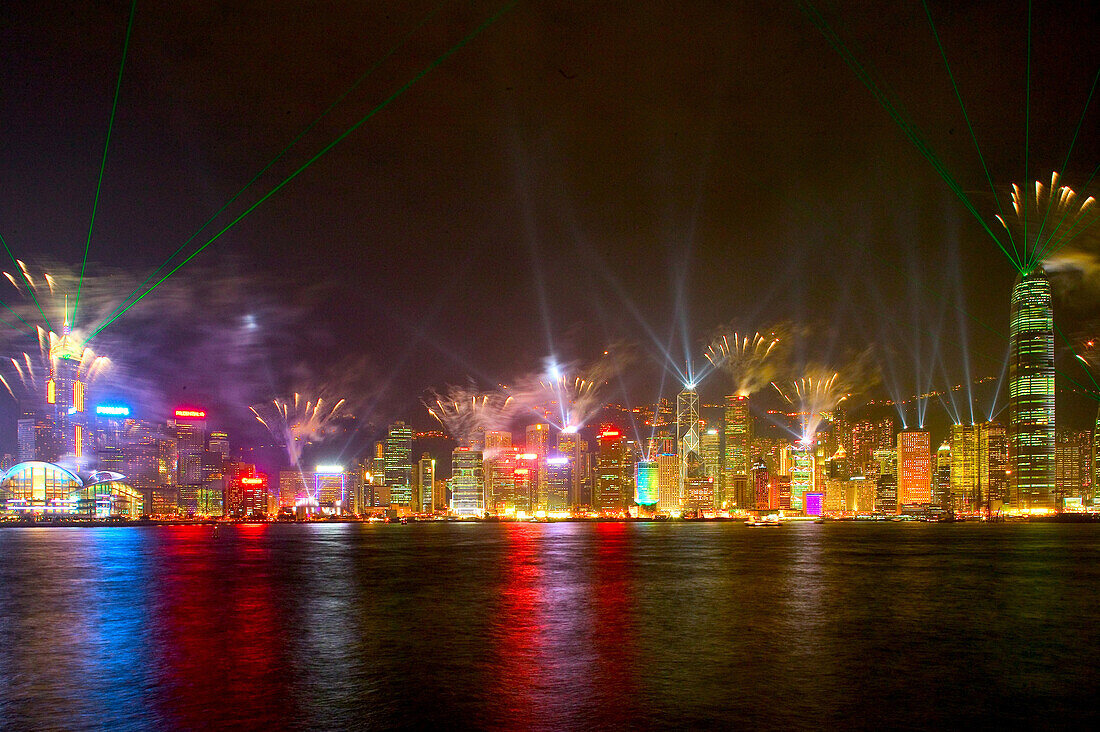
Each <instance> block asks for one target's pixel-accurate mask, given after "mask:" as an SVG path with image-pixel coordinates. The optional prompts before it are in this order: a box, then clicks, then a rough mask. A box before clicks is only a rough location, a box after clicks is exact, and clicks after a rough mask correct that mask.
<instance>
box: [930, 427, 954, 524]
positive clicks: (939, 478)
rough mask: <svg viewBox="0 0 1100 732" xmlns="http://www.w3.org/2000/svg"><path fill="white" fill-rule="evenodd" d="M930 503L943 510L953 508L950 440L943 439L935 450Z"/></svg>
mask: <svg viewBox="0 0 1100 732" xmlns="http://www.w3.org/2000/svg"><path fill="white" fill-rule="evenodd" d="M932 505H933V506H935V507H936V508H941V509H943V510H944V511H950V510H953V508H954V502H953V501H952V499H951V442H950V441H949V440H947V441H944V442H943V443H942V444H941V445H940V447H939V449H938V450H936V465H935V470H934V471H933V474H932Z"/></svg>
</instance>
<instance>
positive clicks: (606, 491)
mask: <svg viewBox="0 0 1100 732" xmlns="http://www.w3.org/2000/svg"><path fill="white" fill-rule="evenodd" d="M528 429H530V428H528ZM597 446H598V449H597V452H596V461H597V469H596V495H595V508H596V510H597V511H602V512H607V513H618V512H621V511H625V510H626V509H627V506H628V502H629V501H630V500H631V499H632V498H633V495H632V491H631V484H632V483H633V482H634V481H633V480H627V476H626V474H625V470H626V469H627V463H628V459H629V457H630V449H629V446H628V445H627V439H626V437H625V436H624V435H623V433H622V430H620V429H618V428H616V427H612V426H610V425H604V427H603V428H602V429H601V430H600V433H599V435H598V437H597ZM633 468H634V466H633V462H632V461H631V464H630V465H629V469H630V472H631V478H633V472H634V469H633ZM676 469H677V474H679V466H678V465H677V468H676ZM628 491H630V492H628Z"/></svg>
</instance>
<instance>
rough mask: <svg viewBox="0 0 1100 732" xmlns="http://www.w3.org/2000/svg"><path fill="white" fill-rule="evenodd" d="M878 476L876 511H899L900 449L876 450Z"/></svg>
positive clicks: (876, 483)
mask: <svg viewBox="0 0 1100 732" xmlns="http://www.w3.org/2000/svg"><path fill="white" fill-rule="evenodd" d="M874 461H875V463H876V464H877V475H878V478H877V479H876V481H875V511H877V512H879V513H897V512H898V507H899V504H898V451H897V450H896V449H888V450H875V453H874Z"/></svg>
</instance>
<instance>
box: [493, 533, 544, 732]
mask: <svg viewBox="0 0 1100 732" xmlns="http://www.w3.org/2000/svg"><path fill="white" fill-rule="evenodd" d="M539 529H540V527H538V526H531V525H529V524H514V523H510V524H505V526H504V531H505V542H506V547H507V549H506V552H505V555H504V565H505V570H504V571H505V577H504V581H503V584H502V586H501V598H500V606H499V608H498V610H497V618H496V623H495V625H496V627H497V636H498V638H499V646H498V649H497V653H498V658H499V662H498V663H497V671H496V673H495V674H494V682H495V684H496V687H497V688H496V691H495V693H493V694H491V695H490V696H491V698H495V699H496V700H498V702H499V704H498V705H497V710H496V711H498V712H499V713H500V714H501V715H502V716H504V717H505V718H506V720H507V721H506V726H509V727H530V726H531V725H532V721H533V713H534V712H535V711H536V708H537V707H538V706H539V702H538V697H539V696H540V695H539V693H538V687H539V685H540V677H541V676H542V674H543V671H544V669H543V666H544V658H543V648H542V646H543V636H544V633H545V627H544V625H543V622H542V612H541V610H542V608H541V607H540V601H541V599H542V598H541V597H540V587H539V580H540V577H541V574H542V571H541V567H540V566H539V561H540V557H539V554H538V550H539V545H538V542H537V541H536V539H535V537H536V536H539V535H540V532H539Z"/></svg>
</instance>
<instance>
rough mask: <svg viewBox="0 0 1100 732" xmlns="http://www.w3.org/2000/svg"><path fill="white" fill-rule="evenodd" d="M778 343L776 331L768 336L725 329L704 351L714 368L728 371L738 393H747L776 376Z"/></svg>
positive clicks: (755, 390) (752, 391) (764, 385)
mask: <svg viewBox="0 0 1100 732" xmlns="http://www.w3.org/2000/svg"><path fill="white" fill-rule="evenodd" d="M778 345H779V337H778V336H777V335H776V334H775V333H770V334H768V335H767V336H764V335H761V334H760V333H754V334H753V335H751V336H748V335H745V336H742V335H741V334H739V333H725V334H722V335H720V336H718V337H717V338H715V339H714V340H713V341H712V342H711V344H710V345H709V346H708V347H707V350H706V352H705V353H704V354H703V355H704V356H706V359H707V360H708V361H710V363H711V365H712V366H713V367H714V368H719V369H722V370H723V371H725V372H726V373H727V374H729V376H730V379H731V380H732V382H733V387H734V390H735V391H736V392H737V394H739V395H740V396H749V395H750V394H752V393H754V392H757V391H759V390H760V389H762V388H764V387H766V386H767V385H768V384H769V383H770V382H772V381H773V380H774V379H775V378H776V374H777V373H778V369H779V363H778V359H777V358H776V347H777V346H778Z"/></svg>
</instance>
